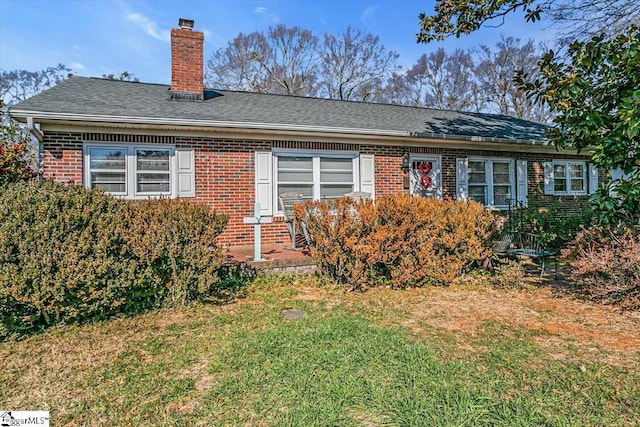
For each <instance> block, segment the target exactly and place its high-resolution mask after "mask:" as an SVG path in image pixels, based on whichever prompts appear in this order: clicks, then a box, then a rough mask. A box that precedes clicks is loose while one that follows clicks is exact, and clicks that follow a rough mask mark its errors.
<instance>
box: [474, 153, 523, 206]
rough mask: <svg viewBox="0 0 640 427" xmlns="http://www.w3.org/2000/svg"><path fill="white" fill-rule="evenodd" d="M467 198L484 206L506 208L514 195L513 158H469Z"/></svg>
mask: <svg viewBox="0 0 640 427" xmlns="http://www.w3.org/2000/svg"><path fill="white" fill-rule="evenodd" d="M467 174H468V191H469V198H470V199H472V200H475V201H477V202H480V203H482V204H483V205H485V206H492V207H496V208H507V207H508V206H509V199H512V198H513V197H514V195H515V190H514V185H515V179H514V166H513V160H510V159H505V160H502V159H500V160H498V159H469V161H468V168H467Z"/></svg>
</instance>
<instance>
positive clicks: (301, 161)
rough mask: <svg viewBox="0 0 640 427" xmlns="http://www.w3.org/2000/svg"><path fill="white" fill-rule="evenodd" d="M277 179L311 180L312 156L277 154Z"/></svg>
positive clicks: (282, 180) (283, 180) (292, 180)
mask: <svg viewBox="0 0 640 427" xmlns="http://www.w3.org/2000/svg"><path fill="white" fill-rule="evenodd" d="M278 181H280V182H313V158H311V157H284V156H279V157H278Z"/></svg>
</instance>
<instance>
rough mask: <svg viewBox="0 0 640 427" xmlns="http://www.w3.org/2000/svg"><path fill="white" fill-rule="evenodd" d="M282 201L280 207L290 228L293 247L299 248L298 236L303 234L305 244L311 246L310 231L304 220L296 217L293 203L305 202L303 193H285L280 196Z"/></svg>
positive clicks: (279, 198)
mask: <svg viewBox="0 0 640 427" xmlns="http://www.w3.org/2000/svg"><path fill="white" fill-rule="evenodd" d="M278 201H279V203H280V209H282V213H283V214H284V222H285V223H286V224H287V228H288V229H289V235H290V236H291V249H297V240H298V236H299V235H302V238H303V239H304V244H305V245H306V246H309V233H308V232H307V229H306V225H305V224H304V221H301V220H300V219H299V218H296V214H295V212H294V211H293V205H295V204H297V203H304V199H303V197H302V194H298V193H292V192H290V193H283V194H281V195H280V196H279V197H278Z"/></svg>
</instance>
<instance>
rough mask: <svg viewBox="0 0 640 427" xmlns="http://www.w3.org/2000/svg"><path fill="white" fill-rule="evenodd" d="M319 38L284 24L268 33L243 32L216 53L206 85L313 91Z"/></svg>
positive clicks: (282, 91) (299, 92)
mask: <svg viewBox="0 0 640 427" xmlns="http://www.w3.org/2000/svg"><path fill="white" fill-rule="evenodd" d="M317 51H318V38H317V37H316V36H314V35H313V34H312V33H311V31H309V30H305V29H302V28H300V27H293V28H287V27H285V26H284V25H277V26H275V27H270V28H269V30H268V32H267V34H266V35H264V34H263V33H260V32H254V33H251V34H248V35H245V34H243V33H240V34H238V36H237V37H236V38H235V39H233V40H232V41H231V42H229V44H228V46H227V47H226V48H221V49H218V50H217V51H215V52H214V53H213V55H212V56H211V58H210V59H209V61H208V64H207V68H208V70H207V77H206V81H207V85H210V86H213V87H218V88H222V89H232V90H247V91H251V92H265V93H279V94H285V95H303V96H308V95H313V94H314V93H315V82H316V80H317V76H316V75H317V68H318V59H317V58H318V57H317Z"/></svg>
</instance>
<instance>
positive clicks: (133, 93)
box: [11, 77, 545, 143]
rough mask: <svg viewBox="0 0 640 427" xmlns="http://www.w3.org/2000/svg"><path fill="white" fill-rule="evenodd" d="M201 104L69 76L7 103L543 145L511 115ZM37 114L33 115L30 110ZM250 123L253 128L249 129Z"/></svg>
mask: <svg viewBox="0 0 640 427" xmlns="http://www.w3.org/2000/svg"><path fill="white" fill-rule="evenodd" d="M205 99H206V100H205V101H200V102H194V101H191V102H189V101H172V100H171V99H170V97H169V86H167V85H159V84H148V83H134V82H121V81H113V80H106V79H97V78H86V77H71V78H69V79H68V80H65V81H63V82H62V83H60V84H58V85H57V86H55V87H53V88H51V89H49V90H46V91H44V92H42V93H40V94H38V95H36V96H34V97H32V98H30V99H27V100H25V101H23V102H20V103H19V104H17V105H15V106H13V107H12V108H11V112H12V113H13V114H14V115H17V116H19V115H23V114H25V113H28V112H34V113H35V112H46V113H66V114H84V115H97V116H111V117H122V118H125V117H129V118H131V117H136V118H141V119H179V120H196V121H207V122H218V123H219V122H235V123H247V124H250V123H251V124H254V125H255V124H259V125H260V126H257V127H258V128H259V127H262V126H263V125H264V127H265V128H269V126H276V125H277V126H293V127H301V126H302V127H307V126H309V127H323V128H336V129H352V130H353V129H361V130H363V132H362V133H366V132H365V130H368V131H381V132H385V131H386V132H406V133H407V134H408V135H424V136H436V135H445V136H447V137H452V138H456V137H462V138H472V137H481V138H490V139H491V138H497V139H504V140H513V141H516V140H520V141H537V142H539V143H542V142H543V141H544V140H545V138H544V131H545V126H544V125H541V124H538V123H533V122H529V121H526V120H520V119H516V118H513V117H508V116H503V115H496V114H483V113H465V112H459V111H446V110H436V109H427V108H416V107H404V106H398V105H388V104H373V103H364V102H346V101H337V100H328V99H318V98H304V97H294V96H283V95H268V94H258V93H248V92H234V91H226V90H215V91H213V90H211V91H206V94H205ZM34 116H35V117H36V118H37V114H34ZM253 127H254V128H256V126H253Z"/></svg>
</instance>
